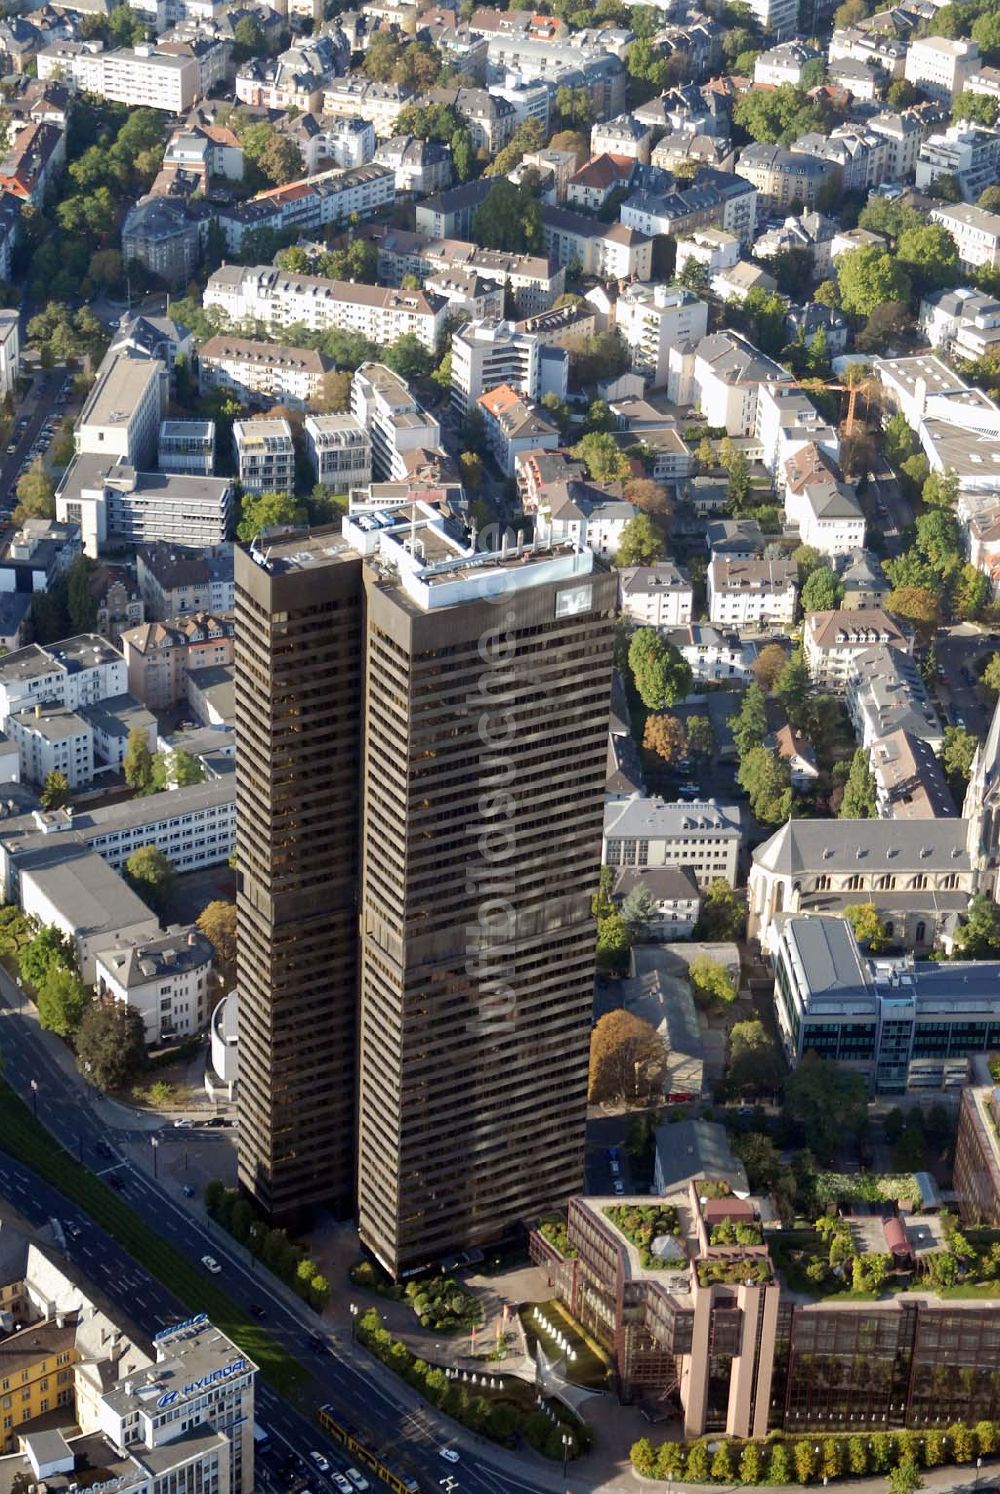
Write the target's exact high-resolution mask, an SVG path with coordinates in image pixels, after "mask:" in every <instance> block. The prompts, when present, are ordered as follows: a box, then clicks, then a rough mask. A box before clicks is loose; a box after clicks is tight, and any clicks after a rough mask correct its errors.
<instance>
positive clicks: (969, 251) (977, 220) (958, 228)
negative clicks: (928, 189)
mask: <svg viewBox="0 0 1000 1494" xmlns="http://www.w3.org/2000/svg"><path fill="white" fill-rule="evenodd" d="M929 217H930V220H931V222H932V223H940V224H941V226H942V227H943V228H946V229H947V230H948V232H949V233H950V234H951V236H952V238H953V239H954V240H955V244H956V246H957V248H958V258H959V261H960V263H961V264H963V265H965V266H966V267H967V268H969V269H973V270H974V269H978V268H979V267H980V266H985V267H986V268H987V269H989V270H1000V213H988V212H987V211H986V209H985V208H981V207H973V206H972V205H971V204H969V203H965V202H956V203H947V204H942V205H941V206H940V207H933V208H931V210H930V214H929Z"/></svg>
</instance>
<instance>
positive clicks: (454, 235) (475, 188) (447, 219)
mask: <svg viewBox="0 0 1000 1494" xmlns="http://www.w3.org/2000/svg"><path fill="white" fill-rule="evenodd" d="M390 133H391V132H390ZM492 185H493V183H492V182H491V181H490V178H489V177H478V178H477V179H476V180H475V181H468V182H463V183H462V185H461V186H460V187H452V188H450V189H449V191H447V192H438V193H436V194H435V195H434V196H433V197H428V198H427V199H426V201H424V202H418V203H417V206H416V214H415V222H416V228H417V233H419V234H422V235H423V236H424V238H427V239H463V240H467V239H470V238H471V237H472V220H473V218H474V217H475V216H476V213H477V211H478V210H479V208H480V207H481V206H482V204H483V203H484V202H485V200H486V197H487V194H488V193H489V191H490V188H491V186H492Z"/></svg>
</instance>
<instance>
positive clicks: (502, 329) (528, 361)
mask: <svg viewBox="0 0 1000 1494" xmlns="http://www.w3.org/2000/svg"><path fill="white" fill-rule="evenodd" d="M564 366H565V365H564ZM540 369H541V359H540V357H539V341H538V338H537V337H534V336H532V334H531V333H529V332H519V331H518V330H517V328H516V327H515V326H514V323H513V322H507V321H502V320H501V321H497V320H493V319H491V318H485V317H484V318H481V319H480V320H478V321H472V322H467V323H466V324H465V326H464V327H460V328H459V329H458V331H457V332H456V333H455V334H454V336H453V337H452V340H451V403H452V405H453V407H454V408H455V410H456V411H457V413H458V414H459V415H461V416H463V417H464V416H465V415H466V414H467V413H468V411H469V408H470V406H472V405H474V404H475V403H476V401H477V400H478V398H479V396H480V395H481V394H485V393H486V392H487V390H490V389H496V388H498V387H499V386H500V385H501V384H509V385H510V387H511V388H512V389H516V390H517V391H518V393H519V394H524V395H527V397H528V399H539V398H540V397H541V394H542V392H543V391H542V390H541V388H540V377H541V374H540ZM565 393H566V390H565V388H564V389H563V393H562V396H561V397H564V396H565Z"/></svg>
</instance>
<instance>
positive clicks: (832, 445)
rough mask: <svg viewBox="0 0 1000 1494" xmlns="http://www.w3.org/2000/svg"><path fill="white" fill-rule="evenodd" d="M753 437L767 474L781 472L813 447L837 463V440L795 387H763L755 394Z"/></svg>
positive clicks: (834, 432) (838, 449)
mask: <svg viewBox="0 0 1000 1494" xmlns="http://www.w3.org/2000/svg"><path fill="white" fill-rule="evenodd" d="M755 433H756V435H757V438H758V440H759V441H760V444H761V449H762V451H763V457H762V460H763V463H764V466H765V467H766V468H767V469H768V471H769V472H771V473H775V472H781V471H783V470H784V466H785V463H786V462H787V461H788V459H789V458H790V457H792V456H794V455H795V453H796V452H797V451H801V450H802V448H803V447H804V446H809V445H815V446H817V447H818V448H819V450H820V451H822V452H824V453H825V455H827V456H828V457H830V459H831V460H832V461H834V462H835V461H836V460H837V455H838V453H839V451H840V438H839V437H838V435H837V432H836V430H835V429H834V427H833V426H831V425H828V424H827V422H826V421H825V420H824V419H823V417H822V416H821V415H820V413H819V411H818V410H817V409H816V406H815V405H814V404H813V403H812V401H811V400H810V399H809V398H808V396H807V395H806V394H805V393H803V391H802V390H801V389H799V388H798V387H797V385H795V384H791V383H787V384H777V383H775V384H763V385H761V387H760V388H759V389H758V391H757V413H756V425H755Z"/></svg>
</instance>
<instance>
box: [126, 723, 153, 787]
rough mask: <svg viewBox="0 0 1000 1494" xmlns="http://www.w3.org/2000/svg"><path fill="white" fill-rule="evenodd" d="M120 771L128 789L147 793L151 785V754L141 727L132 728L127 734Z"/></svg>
mask: <svg viewBox="0 0 1000 1494" xmlns="http://www.w3.org/2000/svg"><path fill="white" fill-rule="evenodd" d="M122 769H123V771H124V774H125V782H126V783H127V784H128V786H129V788H131V789H137V790H138V792H139V793H141V794H144V793H148V791H149V789H150V788H151V787H152V783H153V754H152V753H151V752H150V750H149V742H148V741H147V737H146V732H145V731H144V730H143V729H142V727H141V726H133V727H132V729H131V731H130V732H129V734H128V742H127V743H126V746H125V756H124V759H123V762H122Z"/></svg>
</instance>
